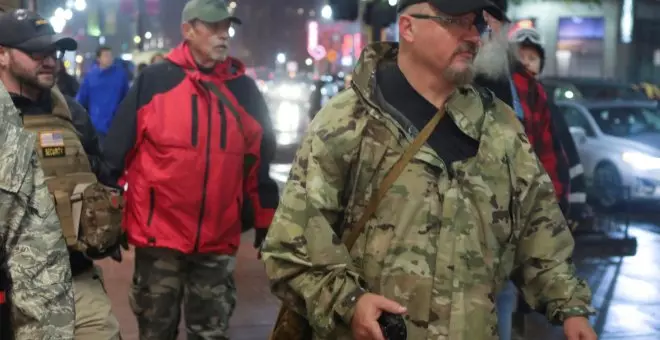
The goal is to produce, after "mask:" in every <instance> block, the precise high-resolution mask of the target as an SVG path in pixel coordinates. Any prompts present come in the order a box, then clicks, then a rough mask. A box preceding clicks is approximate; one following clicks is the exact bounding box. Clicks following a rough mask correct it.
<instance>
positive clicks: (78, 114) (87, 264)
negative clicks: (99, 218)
mask: <svg viewBox="0 0 660 340" xmlns="http://www.w3.org/2000/svg"><path fill="white" fill-rule="evenodd" d="M10 95H11V99H12V101H13V102H14V105H15V106H16V108H17V109H18V110H19V111H20V112H21V114H22V115H24V116H25V115H42V114H46V113H50V112H51V111H52V106H53V103H52V101H51V97H50V93H48V95H44V96H42V98H41V99H40V100H38V101H36V102H35V101H32V100H30V99H28V98H26V97H23V96H19V95H17V94H13V93H10ZM64 97H65V98H66V103H67V105H68V106H69V110H70V112H71V118H72V123H73V126H74V127H75V129H76V130H77V131H78V132H79V133H80V143H81V144H82V146H83V148H84V149H85V153H86V154H87V158H88V159H89V162H90V165H91V167H92V171H93V172H94V173H95V174H96V176H97V178H98V180H99V181H100V182H102V183H104V180H105V181H107V170H106V168H105V167H104V165H103V161H102V160H103V155H102V153H101V149H100V146H99V141H98V136H97V135H96V131H95V130H94V127H93V126H92V123H91V122H90V120H89V116H88V115H87V112H86V111H85V109H84V108H83V107H82V106H80V104H78V103H77V102H76V101H75V100H74V99H73V98H71V97H69V96H66V95H65V96H64ZM69 259H70V261H71V272H72V273H73V275H76V274H79V273H81V272H84V271H86V270H88V269H89V268H91V267H92V266H93V263H92V261H91V260H90V259H88V258H87V257H86V256H85V255H83V253H81V252H78V251H70V252H69Z"/></svg>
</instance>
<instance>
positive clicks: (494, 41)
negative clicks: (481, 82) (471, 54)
mask: <svg viewBox="0 0 660 340" xmlns="http://www.w3.org/2000/svg"><path fill="white" fill-rule="evenodd" d="M508 31H509V27H508V26H502V30H501V32H500V33H499V34H496V33H492V34H489V35H485V36H484V37H483V38H482V39H481V42H482V45H481V48H480V49H479V53H477V56H476V57H475V58H474V68H475V72H476V74H477V75H479V76H482V77H484V78H486V79H489V80H499V79H502V78H506V77H508V76H509V74H510V60H511V59H510V58H511V53H512V52H511V45H510V44H509V40H508V37H507V33H506V32H508Z"/></svg>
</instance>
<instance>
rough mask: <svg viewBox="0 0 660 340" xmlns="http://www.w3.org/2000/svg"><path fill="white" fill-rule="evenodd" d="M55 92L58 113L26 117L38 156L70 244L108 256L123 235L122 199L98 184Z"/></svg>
mask: <svg viewBox="0 0 660 340" xmlns="http://www.w3.org/2000/svg"><path fill="white" fill-rule="evenodd" d="M51 93H52V102H53V112H52V113H51V114H43V115H24V116H23V125H24V128H25V129H26V130H29V131H31V132H34V133H35V134H36V135H37V143H36V147H37V155H38V157H39V162H40V163H41V167H42V169H43V171H44V175H45V176H46V184H47V185H48V190H49V191H50V193H51V196H52V198H53V201H54V202H55V209H56V210H57V216H58V217H59V219H60V223H61V225H62V232H63V234H64V238H65V239H66V243H67V245H68V246H69V247H70V248H71V249H73V250H79V251H83V252H87V251H94V252H104V251H105V250H107V249H108V248H110V247H112V246H114V245H116V244H117V242H118V240H119V237H120V235H121V196H120V194H119V192H118V191H116V190H113V189H110V188H107V187H105V186H103V185H102V184H100V183H98V181H97V179H96V175H95V174H94V173H93V172H92V169H91V166H90V163H89V160H88V158H87V154H86V153H85V149H84V148H83V145H82V143H81V142H80V137H79V133H78V131H77V130H76V128H75V127H74V125H73V122H72V117H71V112H70V110H69V107H68V105H67V104H66V100H65V98H64V96H63V95H62V94H61V93H60V92H58V91H56V90H53V91H51Z"/></svg>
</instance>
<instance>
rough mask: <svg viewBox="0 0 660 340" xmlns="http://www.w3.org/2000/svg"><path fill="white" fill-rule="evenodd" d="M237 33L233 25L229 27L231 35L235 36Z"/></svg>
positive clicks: (231, 36)
mask: <svg viewBox="0 0 660 340" xmlns="http://www.w3.org/2000/svg"><path fill="white" fill-rule="evenodd" d="M234 35H236V30H235V29H234V28H233V27H229V37H230V38H233V37H234Z"/></svg>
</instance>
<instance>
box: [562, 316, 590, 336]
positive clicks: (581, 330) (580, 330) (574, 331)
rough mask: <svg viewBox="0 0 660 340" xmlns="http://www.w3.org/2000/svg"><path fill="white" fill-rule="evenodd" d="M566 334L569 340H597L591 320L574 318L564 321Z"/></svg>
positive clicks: (581, 317) (580, 317) (579, 317)
mask: <svg viewBox="0 0 660 340" xmlns="http://www.w3.org/2000/svg"><path fill="white" fill-rule="evenodd" d="M564 334H565V335H566V339H567V340H596V339H598V336H596V332H594V330H593V328H591V325H590V324H589V319H587V318H585V317H583V316H574V317H570V318H568V319H566V320H564Z"/></svg>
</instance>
